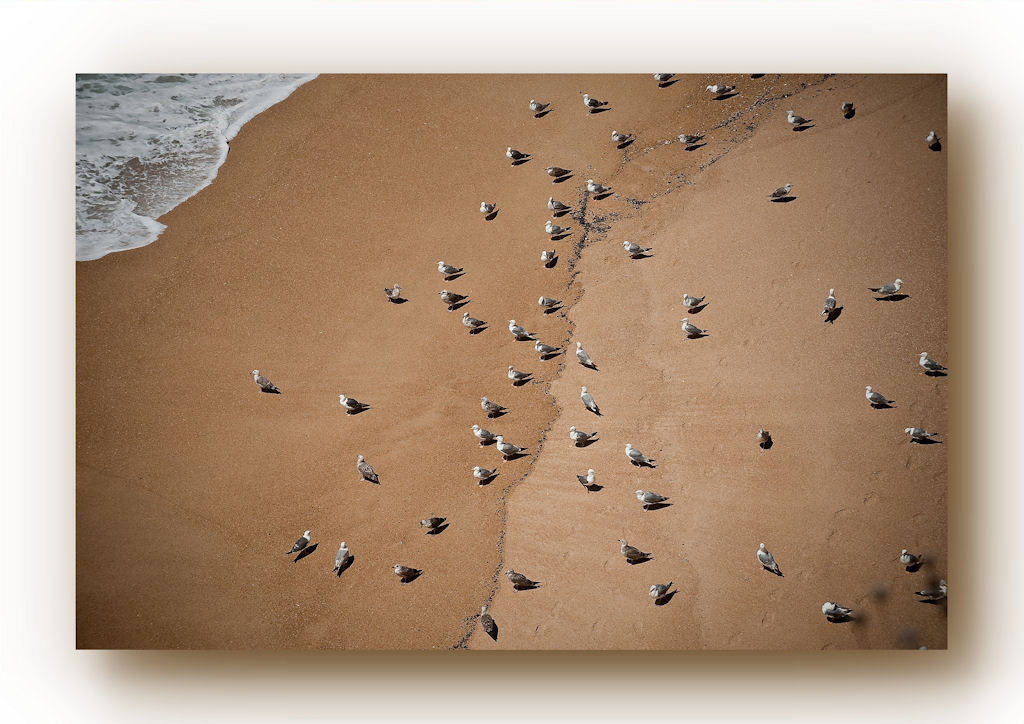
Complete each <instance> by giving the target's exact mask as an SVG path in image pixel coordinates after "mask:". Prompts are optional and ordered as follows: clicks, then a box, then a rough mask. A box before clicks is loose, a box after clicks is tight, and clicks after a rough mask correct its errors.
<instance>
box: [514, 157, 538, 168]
mask: <svg viewBox="0 0 1024 724" xmlns="http://www.w3.org/2000/svg"><path fill="white" fill-rule="evenodd" d="M532 160H533V156H527V157H526V158H521V159H519V160H518V161H513V162H512V165H513V166H522V165H523V164H524V163H529V162H530V161H532Z"/></svg>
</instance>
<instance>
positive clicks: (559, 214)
mask: <svg viewBox="0 0 1024 724" xmlns="http://www.w3.org/2000/svg"><path fill="white" fill-rule="evenodd" d="M570 211H572V209H562V210H561V211H552V212H551V215H552V216H553V217H555V218H556V219H560V218H562V217H563V216H565V215H566V214H568V213H569V212H570Z"/></svg>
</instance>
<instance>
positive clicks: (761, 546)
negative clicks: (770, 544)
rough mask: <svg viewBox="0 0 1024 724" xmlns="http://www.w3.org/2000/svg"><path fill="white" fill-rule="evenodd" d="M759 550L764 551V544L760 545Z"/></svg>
mask: <svg viewBox="0 0 1024 724" xmlns="http://www.w3.org/2000/svg"><path fill="white" fill-rule="evenodd" d="M758 549H760V550H762V551H763V550H764V543H760V544H759V545H758Z"/></svg>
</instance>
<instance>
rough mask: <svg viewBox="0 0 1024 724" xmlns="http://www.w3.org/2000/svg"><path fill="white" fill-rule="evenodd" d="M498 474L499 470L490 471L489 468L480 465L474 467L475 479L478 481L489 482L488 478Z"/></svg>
mask: <svg viewBox="0 0 1024 724" xmlns="http://www.w3.org/2000/svg"><path fill="white" fill-rule="evenodd" d="M496 472H498V469H497V468H492V469H491V470H488V469H487V468H482V467H480V466H479V465H474V466H473V477H474V478H476V479H477V480H487V479H488V478H490V477H492V476H493V475H494V474H495V473H496Z"/></svg>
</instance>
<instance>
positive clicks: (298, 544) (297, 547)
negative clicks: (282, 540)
mask: <svg viewBox="0 0 1024 724" xmlns="http://www.w3.org/2000/svg"><path fill="white" fill-rule="evenodd" d="M308 545H309V531H308V530H307V531H306V532H305V533H303V534H302V537H301V538H299V539H298V540H297V541H295V544H294V545H293V546H292V549H291V550H290V551H288V552H287V553H286V554H285V555H289V556H290V555H291V554H292V553H298V552H299V551H301V550H302V549H303V548H305V547H306V546H308Z"/></svg>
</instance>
